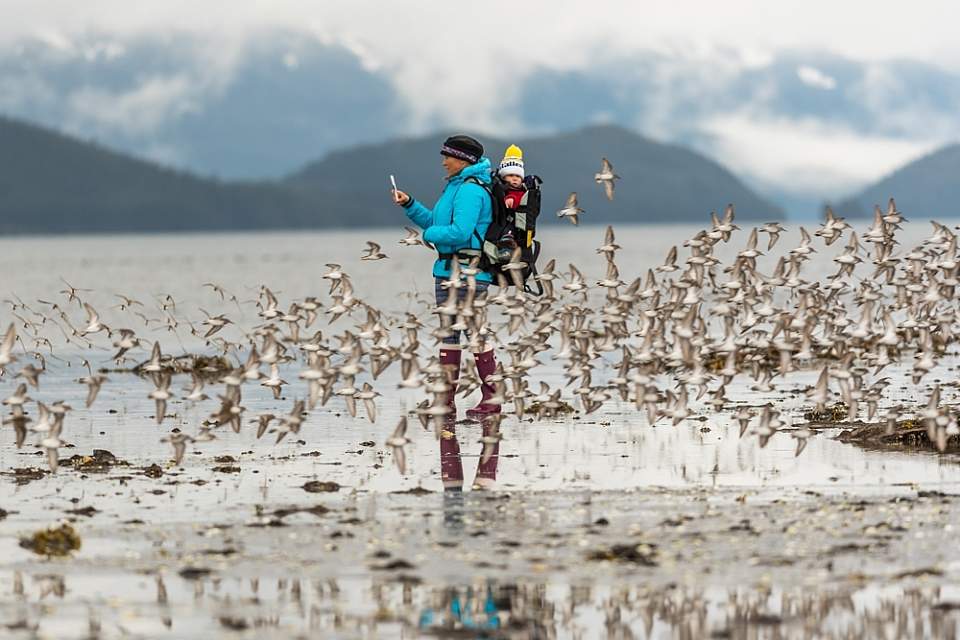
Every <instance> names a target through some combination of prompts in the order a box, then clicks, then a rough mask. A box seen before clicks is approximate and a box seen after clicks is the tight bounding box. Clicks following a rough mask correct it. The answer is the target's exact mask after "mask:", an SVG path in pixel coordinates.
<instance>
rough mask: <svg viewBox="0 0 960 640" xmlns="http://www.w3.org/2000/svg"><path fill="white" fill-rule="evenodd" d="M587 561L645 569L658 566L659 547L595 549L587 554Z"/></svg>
mask: <svg viewBox="0 0 960 640" xmlns="http://www.w3.org/2000/svg"><path fill="white" fill-rule="evenodd" d="M587 560H594V561H614V562H626V563H630V564H637V565H641V566H644V567H656V566H657V545H655V544H649V543H641V544H615V545H613V546H611V547H602V548H599V549H595V550H593V551H591V552H590V553H588V554H587Z"/></svg>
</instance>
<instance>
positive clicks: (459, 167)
mask: <svg viewBox="0 0 960 640" xmlns="http://www.w3.org/2000/svg"><path fill="white" fill-rule="evenodd" d="M440 158H441V160H440V164H442V165H443V169H444V171H446V172H447V177H448V178H449V177H451V176H455V175H457V174H458V173H460V172H461V171H463V168H464V167H465V166H467V165H468V164H470V163H469V162H467V161H465V160H461V159H460V158H451V157H450V156H445V155H441V156H440Z"/></svg>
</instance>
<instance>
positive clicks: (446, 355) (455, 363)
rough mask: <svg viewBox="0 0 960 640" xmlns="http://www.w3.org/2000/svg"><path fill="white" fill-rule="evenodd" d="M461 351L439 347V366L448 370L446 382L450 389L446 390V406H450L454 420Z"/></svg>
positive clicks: (455, 416)
mask: <svg viewBox="0 0 960 640" xmlns="http://www.w3.org/2000/svg"><path fill="white" fill-rule="evenodd" d="M462 355H463V351H462V350H460V349H442V348H441V349H440V366H442V367H443V368H444V369H446V370H447V371H448V376H449V377H448V379H447V382H448V383H449V384H450V391H448V392H447V406H448V407H450V409H451V411H452V413H451V414H450V415H451V416H453V418H454V420H456V418H457V381H458V380H459V379H460V358H461V356H462Z"/></svg>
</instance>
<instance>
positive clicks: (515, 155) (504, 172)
mask: <svg viewBox="0 0 960 640" xmlns="http://www.w3.org/2000/svg"><path fill="white" fill-rule="evenodd" d="M497 173H498V174H499V175H500V176H501V177H502V176H520V177H521V178H522V177H523V176H524V173H523V150H522V149H521V148H520V147H518V146H517V145H515V144H512V145H510V146H509V147H507V150H506V151H505V152H504V154H503V160H502V161H501V162H500V169H499V171H497Z"/></svg>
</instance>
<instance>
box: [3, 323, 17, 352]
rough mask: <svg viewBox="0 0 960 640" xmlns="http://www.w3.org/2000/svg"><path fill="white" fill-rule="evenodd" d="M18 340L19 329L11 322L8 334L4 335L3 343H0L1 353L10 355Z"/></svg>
mask: <svg viewBox="0 0 960 640" xmlns="http://www.w3.org/2000/svg"><path fill="white" fill-rule="evenodd" d="M16 339H17V329H16V327H15V326H14V324H13V323H12V322H11V323H10V326H9V327H7V332H6V333H5V334H4V335H3V342H2V343H0V353H2V354H9V353H10V352H11V351H13V342H14V340H16Z"/></svg>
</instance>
